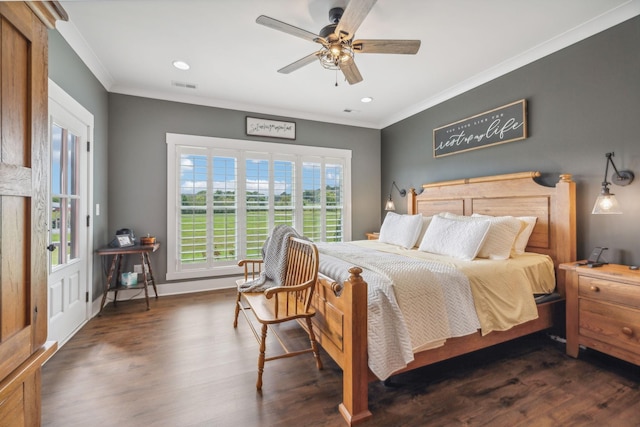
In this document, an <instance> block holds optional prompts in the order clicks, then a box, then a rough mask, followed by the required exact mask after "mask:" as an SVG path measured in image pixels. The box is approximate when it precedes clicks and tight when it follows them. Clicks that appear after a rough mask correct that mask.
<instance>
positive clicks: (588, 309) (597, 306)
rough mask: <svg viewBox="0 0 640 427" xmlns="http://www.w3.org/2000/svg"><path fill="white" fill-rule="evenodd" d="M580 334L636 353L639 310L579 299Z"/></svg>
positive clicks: (639, 335)
mask: <svg viewBox="0 0 640 427" xmlns="http://www.w3.org/2000/svg"><path fill="white" fill-rule="evenodd" d="M580 335H582V336H585V337H590V338H593V339H597V340H599V341H602V342H605V343H608V344H611V345H613V346H616V347H619V348H622V349H625V350H628V351H631V352H635V353H636V354H637V353H639V352H640V311H638V310H637V309H636V310H633V309H630V308H627V307H621V306H618V305H614V304H609V303H605V302H598V301H592V300H588V299H581V300H580Z"/></svg>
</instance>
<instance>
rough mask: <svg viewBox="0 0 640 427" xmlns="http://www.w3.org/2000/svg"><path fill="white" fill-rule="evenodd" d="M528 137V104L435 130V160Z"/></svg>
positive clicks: (504, 107) (483, 114) (520, 104)
mask: <svg viewBox="0 0 640 427" xmlns="http://www.w3.org/2000/svg"><path fill="white" fill-rule="evenodd" d="M526 137H527V101H526V100H525V99H521V100H519V101H515V102H512V103H511V104H507V105H504V106H502V107H498V108H495V109H493V110H490V111H486V112H484V113H480V114H476V115H475V116H471V117H469V118H466V119H462V120H458V121H457V122H453V123H450V124H448V125H445V126H441V127H439V128H437V129H434V130H433V157H442V156H448V155H450V154H456V153H461V152H463V151H468V150H475V149H478V148H484V147H489V146H491V145H496V144H504V143H505V142H512V141H518V140H521V139H525V138H526Z"/></svg>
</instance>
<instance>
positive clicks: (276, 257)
mask: <svg viewBox="0 0 640 427" xmlns="http://www.w3.org/2000/svg"><path fill="white" fill-rule="evenodd" d="M292 236H293V237H297V238H301V239H304V237H303V236H301V235H300V234H298V232H297V231H296V230H295V229H294V228H293V227H290V226H288V225H277V226H276V227H275V228H274V229H273V231H272V232H271V235H270V236H269V237H267V240H265V242H264V245H263V246H262V259H263V260H264V268H263V269H262V271H261V272H260V277H258V278H257V279H255V280H249V281H247V282H245V283H243V284H242V285H240V292H262V291H264V290H266V289H269V288H271V287H274V286H281V285H282V284H284V280H285V275H286V274H287V248H288V247H289V237H292Z"/></svg>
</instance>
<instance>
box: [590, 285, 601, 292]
mask: <svg viewBox="0 0 640 427" xmlns="http://www.w3.org/2000/svg"><path fill="white" fill-rule="evenodd" d="M591 290H592V291H593V292H600V288H599V287H597V286H595V285H591Z"/></svg>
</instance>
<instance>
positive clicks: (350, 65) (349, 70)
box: [340, 59, 362, 85]
mask: <svg viewBox="0 0 640 427" xmlns="http://www.w3.org/2000/svg"><path fill="white" fill-rule="evenodd" d="M340 71H342V74H344V77H345V78H346V79H347V81H348V82H349V84H350V85H354V84H356V83H360V82H361V81H362V75H361V74H360V70H358V67H357V66H356V62H355V61H354V60H353V59H351V60H349V61H346V62H343V63H342V64H340Z"/></svg>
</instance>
